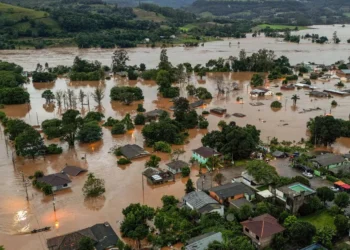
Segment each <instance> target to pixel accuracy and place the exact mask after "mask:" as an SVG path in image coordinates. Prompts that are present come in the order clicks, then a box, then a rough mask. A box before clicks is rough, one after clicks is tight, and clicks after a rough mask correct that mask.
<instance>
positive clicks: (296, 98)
mask: <svg viewBox="0 0 350 250" xmlns="http://www.w3.org/2000/svg"><path fill="white" fill-rule="evenodd" d="M291 99H292V100H293V105H294V106H295V105H297V101H298V100H300V97H299V96H298V95H293V96H292V98H291Z"/></svg>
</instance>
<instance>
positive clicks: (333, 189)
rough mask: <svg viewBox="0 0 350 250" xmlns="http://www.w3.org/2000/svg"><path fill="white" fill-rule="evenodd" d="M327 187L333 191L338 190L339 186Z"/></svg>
mask: <svg viewBox="0 0 350 250" xmlns="http://www.w3.org/2000/svg"><path fill="white" fill-rule="evenodd" d="M329 189H330V190H332V191H333V192H338V191H339V188H336V187H330V188H329Z"/></svg>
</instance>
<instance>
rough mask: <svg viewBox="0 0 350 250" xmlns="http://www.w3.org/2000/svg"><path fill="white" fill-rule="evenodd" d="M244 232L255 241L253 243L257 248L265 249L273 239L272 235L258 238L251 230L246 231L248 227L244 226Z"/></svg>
mask: <svg viewBox="0 0 350 250" xmlns="http://www.w3.org/2000/svg"><path fill="white" fill-rule="evenodd" d="M243 233H244V234H245V235H247V236H248V237H249V238H250V239H251V241H252V242H253V244H254V245H255V246H256V248H258V249H263V248H265V247H268V246H269V245H270V244H271V242H272V239H273V236H270V237H265V238H263V239H261V238H259V239H257V238H256V234H254V233H253V232H251V231H249V232H247V231H246V227H243Z"/></svg>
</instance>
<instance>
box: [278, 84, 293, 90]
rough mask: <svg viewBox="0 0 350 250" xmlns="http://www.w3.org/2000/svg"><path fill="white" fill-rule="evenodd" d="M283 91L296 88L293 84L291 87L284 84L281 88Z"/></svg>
mask: <svg viewBox="0 0 350 250" xmlns="http://www.w3.org/2000/svg"><path fill="white" fill-rule="evenodd" d="M281 89H282V90H294V89H295V86H294V85H293V84H289V85H287V84H284V85H282V86H281Z"/></svg>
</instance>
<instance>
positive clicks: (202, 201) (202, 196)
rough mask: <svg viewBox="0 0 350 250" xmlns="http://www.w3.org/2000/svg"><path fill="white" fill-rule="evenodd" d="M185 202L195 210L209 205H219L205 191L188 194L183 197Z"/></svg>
mask: <svg viewBox="0 0 350 250" xmlns="http://www.w3.org/2000/svg"><path fill="white" fill-rule="evenodd" d="M183 200H184V201H186V203H188V204H190V205H191V206H192V207H193V208H194V209H200V208H202V207H204V206H206V205H208V204H218V202H217V201H216V200H214V199H213V198H211V197H210V196H209V195H207V194H206V193H204V192H203V191H198V192H196V191H193V192H191V193H188V194H186V195H185V196H184V197H183Z"/></svg>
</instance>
